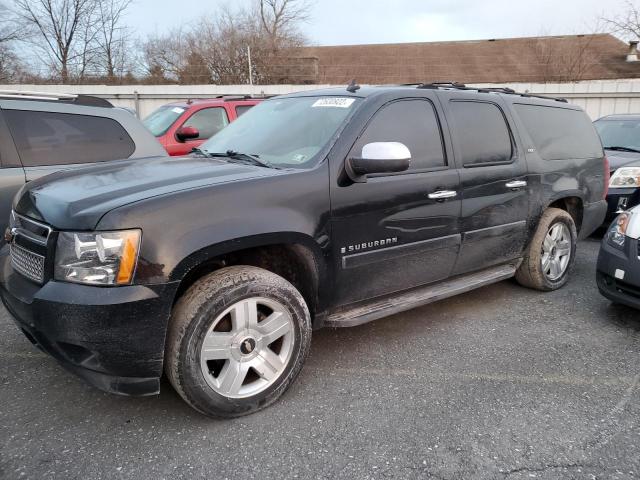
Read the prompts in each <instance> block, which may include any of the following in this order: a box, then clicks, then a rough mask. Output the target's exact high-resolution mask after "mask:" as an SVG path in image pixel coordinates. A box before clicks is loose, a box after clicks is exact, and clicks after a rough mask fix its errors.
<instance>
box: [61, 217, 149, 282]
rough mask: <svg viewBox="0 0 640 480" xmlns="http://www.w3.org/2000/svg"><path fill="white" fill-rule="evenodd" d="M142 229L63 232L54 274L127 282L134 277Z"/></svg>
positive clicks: (71, 278) (68, 279)
mask: <svg viewBox="0 0 640 480" xmlns="http://www.w3.org/2000/svg"><path fill="white" fill-rule="evenodd" d="M140 237H141V232H140V230H121V231H117V232H90V233H87V232H60V233H59V234H58V244H57V246H56V264H55V273H54V277H55V279H56V280H63V281H66V282H77V283H86V284H90V285H127V284H129V283H131V280H132V279H133V273H134V271H135V268H136V263H137V261H138V249H139V247H140Z"/></svg>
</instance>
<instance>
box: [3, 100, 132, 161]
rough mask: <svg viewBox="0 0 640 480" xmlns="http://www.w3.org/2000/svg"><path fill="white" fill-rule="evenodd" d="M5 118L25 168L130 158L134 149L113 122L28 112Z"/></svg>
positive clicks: (8, 113)
mask: <svg viewBox="0 0 640 480" xmlns="http://www.w3.org/2000/svg"><path fill="white" fill-rule="evenodd" d="M4 115H5V119H6V121H7V123H8V125H9V129H10V130H11V134H12V135H13V138H14V140H15V144H16V147H17V149H18V154H19V155H20V159H21V160H22V164H23V165H24V166H25V167H33V166H41V165H67V164H73V163H93V162H103V161H107V160H117V159H123V158H129V157H130V156H131V154H133V152H134V151H135V148H136V147H135V144H134V143H133V140H132V139H131V137H130V136H129V134H128V133H127V131H126V130H125V129H124V128H123V127H122V125H120V124H119V123H118V122H117V121H115V120H114V119H112V118H105V117H93V116H90V115H74V114H69V113H56V112H36V111H27V110H5V111H4Z"/></svg>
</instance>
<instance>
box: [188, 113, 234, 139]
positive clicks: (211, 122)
mask: <svg viewBox="0 0 640 480" xmlns="http://www.w3.org/2000/svg"><path fill="white" fill-rule="evenodd" d="M228 124H229V119H228V118H227V111H226V110H225V109H224V108H220V107H215V108H203V109H202V110H198V111H197V112H196V113H194V114H193V115H191V117H189V119H188V120H187V121H186V122H184V125H183V127H194V128H197V129H198V131H199V132H200V136H199V137H198V138H199V139H200V140H203V139H206V138H210V137H213V136H214V135H215V134H216V133H218V132H219V131H220V130H222V129H223V128H224V127H226V126H227V125H228Z"/></svg>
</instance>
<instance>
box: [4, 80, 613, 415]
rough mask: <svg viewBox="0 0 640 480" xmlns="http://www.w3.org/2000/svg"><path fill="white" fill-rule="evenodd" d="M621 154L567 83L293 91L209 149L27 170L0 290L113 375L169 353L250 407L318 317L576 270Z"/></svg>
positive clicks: (209, 402) (168, 359)
mask: <svg viewBox="0 0 640 480" xmlns="http://www.w3.org/2000/svg"><path fill="white" fill-rule="evenodd" d="M605 172H606V169H605V162H604V155H603V150H602V146H601V143H600V141H599V139H598V136H597V134H596V132H595V129H594V127H593V125H592V123H591V121H590V120H589V118H588V117H587V115H586V114H585V113H584V112H583V111H582V110H581V109H580V108H578V107H575V106H572V105H569V104H567V103H566V102H564V101H561V100H556V99H548V98H537V97H533V96H529V95H524V94H516V93H515V92H513V91H511V90H507V89H495V90H488V89H482V90H477V89H471V88H466V87H464V86H461V85H459V84H451V85H442V84H422V85H418V86H398V87H371V88H362V89H360V88H359V87H358V86H356V85H350V86H349V88H347V89H346V90H345V89H328V90H320V91H314V92H305V93H299V94H293V95H286V96H282V97H277V98H273V99H270V100H266V101H264V102H262V103H260V104H259V105H257V106H255V107H253V108H252V109H251V110H250V111H249V112H247V113H246V114H245V115H243V116H242V117H240V118H239V119H238V120H237V121H235V122H234V123H232V124H231V125H229V126H228V127H227V128H225V129H224V130H222V131H221V132H219V133H218V134H217V135H215V136H214V137H213V138H211V139H210V140H209V141H208V142H206V143H205V144H204V145H203V146H202V147H201V150H200V154H199V155H194V156H192V157H186V158H182V159H168V158H160V159H150V160H142V161H140V160H137V161H120V162H111V163H110V164H108V165H104V166H100V165H97V166H94V167H89V168H86V169H84V170H83V171H82V172H74V171H70V172H63V173H59V174H56V175H55V177H50V178H48V179H44V180H42V181H38V180H36V181H34V182H31V183H30V184H28V185H27V186H26V187H25V188H23V190H22V191H21V192H19V194H18V195H17V196H16V198H15V201H14V214H13V219H12V224H11V229H10V230H9V232H8V234H7V237H8V240H9V241H10V249H11V254H10V255H7V256H5V257H4V260H3V263H2V264H0V280H1V283H2V288H1V292H2V298H3V301H4V303H5V305H6V306H7V308H8V310H9V311H10V312H11V313H12V314H13V316H14V317H15V318H16V321H17V324H18V326H19V327H20V328H21V329H22V331H23V332H24V333H25V335H26V336H27V337H28V338H29V339H30V340H31V341H32V342H34V343H35V344H37V345H39V346H40V347H41V348H42V349H44V350H45V351H47V352H49V353H50V354H51V355H53V356H54V357H55V358H56V359H58V360H59V361H60V362H61V363H62V364H63V365H64V366H66V367H67V368H68V369H70V370H72V371H74V372H76V373H77V374H79V375H80V376H82V377H83V378H84V379H86V380H87V381H89V382H90V383H92V384H93V385H95V386H97V387H99V388H101V389H103V390H106V391H110V392H115V393H123V394H139V395H148V394H155V393H158V391H159V388H160V377H161V375H162V372H163V369H164V371H165V372H166V374H167V376H168V378H169V380H170V381H171V383H172V385H173V386H174V388H175V389H176V390H177V391H178V392H179V394H180V395H181V396H182V397H183V398H184V399H185V400H186V401H187V402H188V403H189V404H190V405H191V406H192V407H193V408H195V409H196V410H198V411H200V412H203V413H205V414H207V415H212V416H222V417H231V416H237V415H243V414H247V413H250V412H254V411H256V410H258V409H260V408H263V407H265V406H267V405H269V404H270V403H272V402H273V401H275V400H276V399H277V398H278V397H279V396H280V395H281V394H282V393H283V392H284V391H285V390H286V389H287V388H288V387H289V385H290V384H291V382H292V381H293V380H294V379H295V377H296V376H297V375H298V373H299V372H300V369H301V368H302V365H303V363H304V360H305V358H306V356H307V354H308V352H309V346H310V342H311V332H312V328H319V327H322V326H331V327H346V326H351V325H358V324H361V323H364V322H368V321H371V320H375V319H378V318H381V317H384V316H387V315H389V314H392V313H396V312H400V311H403V310H407V309H410V308H413V307H416V306H419V305H424V304H426V303H429V302H432V301H435V300H438V299H441V298H445V297H448V296H451V295H456V294H458V293H462V292H466V291H468V290H470V289H473V288H477V287H480V286H483V285H487V284H489V283H492V282H497V281H500V280H504V279H507V278H510V277H514V276H515V278H516V279H517V280H518V282H520V283H521V284H523V285H525V286H527V287H531V288H536V289H539V290H554V289H557V288H559V287H561V286H562V285H564V284H565V282H566V281H567V279H568V276H569V272H570V271H571V267H572V265H573V263H574V261H575V250H576V243H577V239H578V237H579V236H586V235H589V234H590V233H591V232H592V231H593V230H594V229H595V228H596V227H598V226H599V225H600V224H601V223H602V220H603V218H604V215H605V212H606V207H607V204H606V201H605V200H604V197H605V194H606V188H605V181H604V177H605ZM607 173H608V172H607ZM8 248H9V246H7V247H5V251H6V249H8Z"/></svg>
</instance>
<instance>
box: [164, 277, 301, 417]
mask: <svg viewBox="0 0 640 480" xmlns="http://www.w3.org/2000/svg"><path fill="white" fill-rule="evenodd" d="M252 297H263V298H269V299H272V300H275V301H277V302H279V303H280V304H281V305H283V306H285V307H286V309H287V312H288V313H289V314H290V316H291V318H292V319H293V329H292V331H293V343H292V345H293V346H292V350H291V355H290V358H289V361H288V363H287V364H286V365H285V367H284V370H283V372H282V373H281V374H280V376H279V377H278V378H277V379H276V380H275V383H273V384H272V385H270V386H269V387H268V388H267V389H266V390H264V391H261V392H259V393H257V394H255V395H253V396H251V397H248V398H229V397H226V396H223V395H221V394H220V393H218V392H216V391H215V390H214V389H213V388H211V387H210V386H209V384H208V383H207V381H206V380H205V377H204V374H203V372H202V370H201V367H200V350H201V347H202V344H203V341H204V337H205V335H206V334H207V331H208V329H209V327H210V326H211V322H213V321H214V319H215V318H216V317H217V316H218V315H220V314H221V313H222V312H224V311H225V309H226V308H228V307H229V306H230V305H232V304H234V303H236V302H239V301H241V300H243V299H247V298H252ZM310 344H311V317H310V314H309V309H308V308H307V305H306V303H305V301H304V299H303V298H302V295H300V293H299V292H298V290H296V288H294V287H293V285H291V284H290V283H289V282H288V281H286V280H285V279H284V278H282V277H280V276H278V275H276V274H274V273H271V272H269V271H267V270H263V269H261V268H256V267H248V266H233V267H227V268H223V269H221V270H218V271H216V272H213V273H211V274H209V275H207V276H205V277H203V278H201V279H200V280H198V281H197V282H196V283H194V284H193V285H192V286H191V287H190V288H189V289H188V290H187V291H186V292H185V293H184V295H182V297H181V298H180V299H179V300H178V302H177V303H176V305H175V307H174V310H173V313H172V315H171V320H170V324H169V329H168V333H167V342H166V355H165V372H166V374H167V377H168V378H169V381H170V382H171V384H172V385H173V387H174V388H175V390H176V391H177V392H178V393H179V394H180V396H181V397H182V398H183V399H184V400H185V401H186V402H187V403H188V404H189V405H190V406H191V407H193V408H194V409H195V410H197V411H199V412H201V413H203V414H205V415H208V416H211V417H218V418H232V417H239V416H242V415H248V414H250V413H253V412H256V411H258V410H261V409H263V408H265V407H267V406H269V405H270V404H272V403H273V402H275V401H276V400H277V399H278V398H279V397H280V396H281V395H282V394H283V393H284V392H285V391H286V390H287V388H288V387H289V385H290V384H291V383H292V382H293V381H294V380H295V378H296V377H297V376H298V374H299V373H300V371H301V369H302V366H303V364H304V361H305V359H306V358H307V356H308V353H309V347H310Z"/></svg>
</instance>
